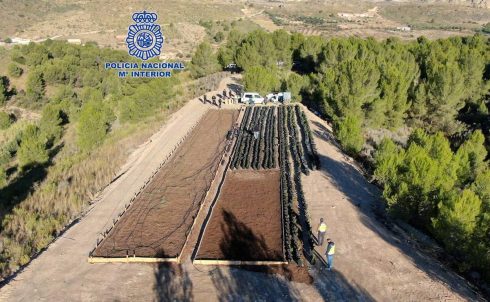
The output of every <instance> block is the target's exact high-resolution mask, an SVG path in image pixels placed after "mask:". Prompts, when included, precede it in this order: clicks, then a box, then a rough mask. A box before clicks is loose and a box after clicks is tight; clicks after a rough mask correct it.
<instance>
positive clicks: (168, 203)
mask: <svg viewBox="0 0 490 302" xmlns="http://www.w3.org/2000/svg"><path fill="white" fill-rule="evenodd" d="M237 116H238V110H209V111H208V113H207V114H206V115H205V116H204V117H203V119H202V120H201V121H200V123H199V125H198V126H197V127H196V128H195V129H194V130H193V132H192V133H191V134H190V136H189V137H188V138H187V139H186V141H185V142H184V143H183V144H182V146H181V147H180V148H179V149H178V150H177V151H176V154H175V155H174V156H173V158H172V159H171V160H170V161H169V162H168V163H167V164H166V165H165V166H164V167H163V168H162V169H161V170H160V171H159V172H158V173H157V174H156V175H155V177H154V178H153V180H152V181H151V182H150V183H149V184H148V186H147V187H146V188H145V189H144V190H143V192H141V193H140V194H139V195H138V197H137V199H136V200H135V201H134V203H133V205H132V206H131V207H130V208H129V209H128V211H127V212H126V213H125V214H124V215H123V217H122V218H121V220H120V221H119V222H118V223H117V224H116V226H115V227H114V229H113V231H112V232H111V233H109V235H108V237H106V238H105V239H104V241H103V242H102V243H101V244H100V245H99V247H98V248H97V249H96V250H95V252H94V254H93V256H98V257H125V256H126V255H127V254H128V255H130V256H132V255H136V256H141V257H177V256H178V255H179V253H180V251H181V250H182V247H183V245H184V243H185V240H186V236H187V234H188V232H189V229H190V227H191V226H192V223H193V221H194V218H195V217H196V215H197V212H198V210H199V206H200V204H201V202H202V201H203V199H204V197H205V196H206V192H207V190H208V189H209V186H210V185H211V182H212V180H213V178H214V174H215V172H216V169H217V168H218V165H219V163H220V159H221V156H222V154H223V151H224V149H225V145H226V134H227V131H228V130H230V129H231V127H232V125H233V123H234V122H235V120H236V118H237Z"/></svg>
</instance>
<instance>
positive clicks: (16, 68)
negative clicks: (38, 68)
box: [8, 63, 24, 78]
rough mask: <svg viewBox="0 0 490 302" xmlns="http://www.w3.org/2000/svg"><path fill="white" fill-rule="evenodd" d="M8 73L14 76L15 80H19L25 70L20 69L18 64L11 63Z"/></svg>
mask: <svg viewBox="0 0 490 302" xmlns="http://www.w3.org/2000/svg"><path fill="white" fill-rule="evenodd" d="M8 72H9V74H10V76H12V77H14V78H18V77H20V76H21V75H22V73H23V72H24V70H23V69H22V68H20V67H19V66H18V65H17V64H15V63H10V64H9V67H8Z"/></svg>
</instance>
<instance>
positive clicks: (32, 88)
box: [26, 70, 45, 102]
mask: <svg viewBox="0 0 490 302" xmlns="http://www.w3.org/2000/svg"><path fill="white" fill-rule="evenodd" d="M26 86H27V91H26V96H27V97H28V99H29V100H30V101H31V102H38V101H40V100H41V99H42V98H43V97H44V89H45V83H44V77H43V73H42V72H41V71H39V70H33V71H31V72H30V73H29V76H28V77H27V84H26Z"/></svg>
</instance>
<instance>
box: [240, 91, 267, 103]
mask: <svg viewBox="0 0 490 302" xmlns="http://www.w3.org/2000/svg"><path fill="white" fill-rule="evenodd" d="M240 102H241V103H244V104H262V103H264V98H263V97H262V96H260V94H258V93H257V92H244V93H243V94H242V97H241V98H240Z"/></svg>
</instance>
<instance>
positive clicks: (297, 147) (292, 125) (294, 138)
mask: <svg viewBox="0 0 490 302" xmlns="http://www.w3.org/2000/svg"><path fill="white" fill-rule="evenodd" d="M295 107H296V106H286V108H287V115H288V130H289V133H290V135H291V137H290V138H291V139H290V143H289V147H290V149H291V153H292V155H293V160H294V162H295V164H296V163H297V164H298V165H299V169H300V171H301V172H303V173H304V174H305V175H309V174H310V169H309V168H308V162H307V160H306V157H305V153H304V150H303V143H302V141H301V139H300V138H299V135H298V132H297V131H296V130H297V123H296V115H295V109H294V108H295Z"/></svg>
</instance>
